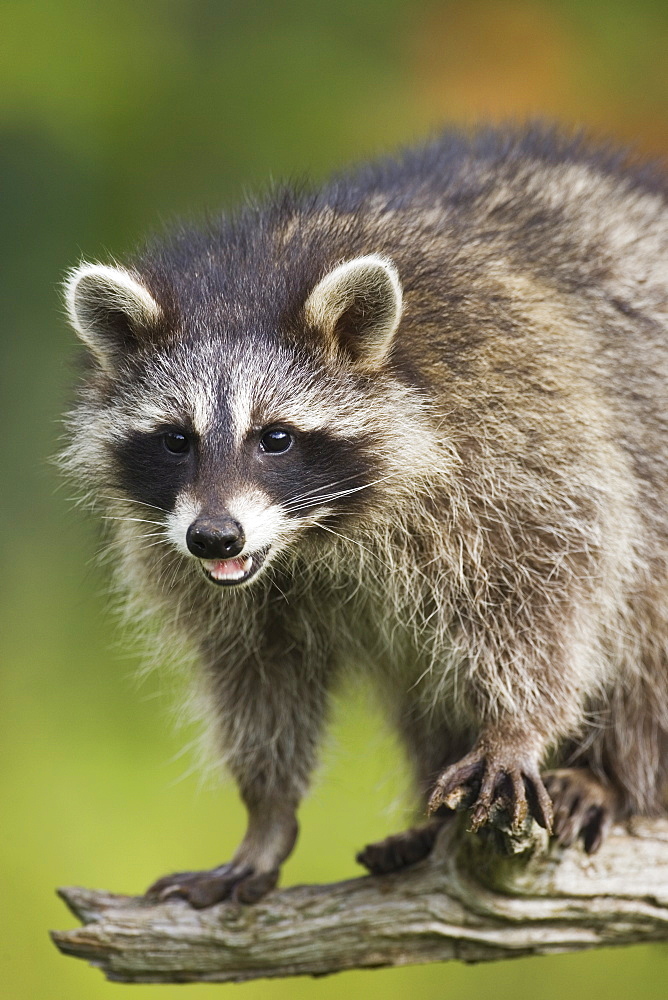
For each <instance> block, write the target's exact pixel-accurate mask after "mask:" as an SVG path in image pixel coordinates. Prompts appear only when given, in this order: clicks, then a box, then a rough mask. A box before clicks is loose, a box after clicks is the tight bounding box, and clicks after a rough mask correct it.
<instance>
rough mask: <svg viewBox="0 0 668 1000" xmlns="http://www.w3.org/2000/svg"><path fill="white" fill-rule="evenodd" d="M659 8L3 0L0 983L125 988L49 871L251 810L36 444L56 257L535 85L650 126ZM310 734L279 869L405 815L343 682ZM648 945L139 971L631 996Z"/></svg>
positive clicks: (8, 991)
mask: <svg viewBox="0 0 668 1000" xmlns="http://www.w3.org/2000/svg"><path fill="white" fill-rule="evenodd" d="M667 28H668V7H667V6H666V3H665V0H587V2H586V3H585V2H581V0H570V2H569V0H563V2H551V3H550V2H544V3H541V2H528V0H499V2H495V0H469V2H459V3H447V2H437V0H338V2H336V3H320V2H319V0H295V2H293V3H287V2H284V3H270V2H262V0H219V2H214V0H191V2H179V0H143V2H137V0H108V2H106V3H103V2H96V0H60V2H59V0H32V2H31V0H18V2H17V0H14V2H12V0H4V2H3V3H2V5H1V6H0V51H1V53H2V54H1V57H0V128H1V130H2V133H1V141H0V176H1V179H0V192H1V193H0V197H1V198H2V200H3V211H2V228H1V233H2V236H1V248H0V253H1V255H2V259H1V262H0V286H1V287H2V303H3V318H4V322H3V323H2V328H1V330H2V333H1V339H2V351H3V359H2V365H1V368H0V380H1V385H2V388H1V395H0V405H1V406H2V409H3V414H4V415H3V421H2V425H1V426H2V427H3V428H4V431H3V434H2V438H3V442H4V444H3V447H4V448H5V459H4V461H3V463H2V469H3V472H4V477H3V483H2V493H1V498H0V502H1V508H0V509H1V515H2V517H1V525H0V551H1V554H2V566H3V572H2V574H1V576H0V588H1V590H2V604H1V608H2V610H1V615H2V622H1V631H0V647H1V649H2V671H1V673H0V684H1V685H2V725H1V727H0V743H1V747H2V755H1V756H2V769H1V776H0V782H1V783H2V808H3V813H4V817H5V818H4V821H3V825H2V836H1V837H0V866H1V868H2V888H1V892H2V900H3V905H2V915H1V916H0V924H1V927H0V993H1V994H2V996H6V997H7V998H11V1000H23V998H31V1000H34V998H42V997H43V998H49V1000H77V998H86V1000H95V998H97V997H105V998H106V997H120V996H121V994H122V993H123V992H124V990H125V991H126V992H127V987H123V986H120V985H112V984H108V983H106V982H105V981H104V980H103V979H102V977H101V976H100V974H99V973H98V972H97V971H95V970H93V969H90V968H89V967H88V966H86V965H85V964H83V963H81V962H75V961H73V960H71V959H67V958H64V957H61V956H60V955H59V954H58V953H57V952H56V950H55V949H54V948H53V947H52V945H51V944H50V942H49V940H48V937H47V929H48V928H49V927H60V928H62V927H67V926H71V925H72V922H73V921H72V919H71V918H70V917H69V915H68V914H67V912H66V911H65V909H64V908H63V906H62V904H61V903H60V902H59V901H58V900H57V899H56V897H55V895H54V887H55V886H56V885H58V884H64V885H67V884H83V885H89V886H101V887H105V888H110V889H115V890H118V891H128V892H136V891H140V890H142V889H143V887H145V886H146V884H147V883H148V882H149V881H151V880H152V879H153V878H155V877H156V876H158V875H160V874H163V873H165V872H167V871H171V870H174V869H178V868H188V867H198V866H206V865H212V864H215V863H218V862H220V861H222V860H225V859H227V857H228V856H229V855H230V853H231V852H232V850H233V849H234V847H235V846H236V844H237V841H238V839H239V837H240V835H241V832H242V828H243V822H244V817H243V812H242V809H241V807H240V806H239V804H238V802H237V798H236V793H235V791H234V789H233V788H232V787H230V786H225V787H224V788H223V789H222V790H221V789H220V788H219V787H218V786H217V784H216V781H213V780H210V777H206V776H204V777H202V774H201V772H200V770H199V769H198V766H197V755H196V753H195V752H194V751H193V750H192V745H193V741H194V740H195V739H196V733H195V732H194V731H193V730H192V729H189V728H188V727H187V726H182V727H181V728H180V729H179V728H178V727H176V726H174V725H173V724H172V722H173V721H174V719H175V717H176V716H178V704H179V701H181V700H182V696H181V695H180V694H179V691H180V690H182V689H181V688H180V685H181V683H182V682H180V681H178V680H175V679H174V678H171V677H168V676H166V675H165V674H164V673H162V672H160V671H156V672H154V673H153V674H151V675H150V676H149V677H148V678H146V679H144V680H143V681H138V680H137V667H138V664H139V657H138V655H137V653H136V652H134V651H133V646H132V644H131V643H123V642H122V641H121V640H120V638H119V631H118V629H117V628H116V626H115V623H114V621H113V616H112V614H111V612H110V609H109V601H108V599H107V597H106V596H105V594H106V591H105V586H106V582H105V581H106V577H105V572H104V570H103V569H101V568H100V567H99V566H98V565H97V564H96V562H95V561H94V559H93V553H94V552H95V550H96V547H97V546H98V535H97V529H96V526H95V525H93V524H92V523H91V522H90V521H89V520H88V519H87V518H86V517H85V516H84V515H83V514H82V513H81V512H79V511H76V510H74V509H73V505H72V503H71V498H70V495H69V490H68V488H67V487H62V485H60V486H59V482H58V476H57V474H56V472H55V471H54V469H53V468H52V466H51V465H50V464H49V456H51V455H53V454H54V452H55V451H56V450H57V448H58V439H59V435H60V433H61V427H60V423H59V414H60V413H62V411H63V410H64V409H65V407H66V405H67V399H68V395H69V392H70V388H69V387H70V386H71V384H72V381H73V375H72V372H71V369H70V362H71V359H72V356H73V349H74V337H73V335H72V334H71V333H70V332H69V331H68V330H67V328H66V326H65V323H64V322H63V318H62V306H61V301H60V293H59V284H60V281H61V278H62V275H63V272H64V270H65V269H66V268H67V267H68V266H70V265H72V264H74V263H75V262H76V261H77V260H78V259H79V257H80V256H82V255H85V256H86V257H88V258H98V257H101V258H103V259H107V258H108V256H109V255H110V254H111V255H115V256H119V257H121V256H122V255H123V253H124V252H125V251H126V250H127V249H129V248H131V247H132V246H133V245H134V244H135V243H136V242H137V241H138V240H139V239H140V238H141V237H142V235H143V234H144V233H145V232H146V231H147V230H150V229H152V228H153V229H155V228H156V227H161V226H162V225H163V224H164V222H165V221H169V219H171V218H173V217H174V216H178V215H183V214H187V215H195V216H196V215H197V214H199V213H201V212H202V211H204V210H205V209H206V208H208V209H213V210H217V209H219V208H225V207H226V206H231V205H233V204H234V203H235V202H237V201H238V200H239V199H240V197H242V195H243V192H244V191H246V190H248V189H253V188H256V187H257V186H259V185H262V184H263V183H265V182H266V181H267V179H268V178H270V177H286V176H291V175H297V176H300V175H303V174H304V173H309V174H311V175H313V176H315V177H320V176H324V175H325V174H326V173H327V172H328V171H329V170H331V169H332V168H336V167H340V166H342V165H344V164H346V163H348V162H350V161H355V160H358V159H361V158H364V157H366V156H368V155H371V154H374V153H376V152H378V151H382V150H386V149H390V148H392V147H393V146H395V145H396V144H399V143H404V142H407V141H410V140H412V139H414V138H418V137H420V136H422V135H424V134H425V133H426V132H428V131H429V130H430V129H432V128H434V127H435V126H437V125H438V124H439V123H442V122H445V121H456V122H474V121H478V120H489V119H499V118H507V117H515V118H522V117H525V116H527V115H535V114H537V113H540V114H543V115H547V116H549V117H551V118H555V119H558V120H563V121H565V122H571V123H572V122H575V123H581V124H585V125H587V126H589V127H590V128H591V129H592V130H594V131H595V132H600V133H603V134H607V135H610V136H613V137H615V138H617V139H620V140H621V141H623V142H631V143H633V144H634V145H635V146H637V147H638V148H639V149H640V150H642V151H643V152H645V153H648V154H650V155H656V154H658V155H662V154H665V153H666V152H668V135H667V132H666V111H667V110H668V60H667V58H666V52H667V51H668V46H667V42H668V37H667V35H668V32H667ZM5 432H6V433H5ZM184 747H185V748H186V749H185V750H183V748H184ZM323 756H324V766H323V768H322V770H321V772H320V775H319V778H318V780H317V783H316V789H315V792H314V794H313V795H312V796H311V798H310V799H309V801H308V802H307V803H306V804H305V806H304V808H303V812H302V836H301V841H300V844H299V847H298V850H297V852H296V854H295V856H294V857H293V859H291V861H290V862H289V864H288V865H287V867H286V870H285V875H284V884H290V883H294V882H302V881H329V880H335V879H338V878H341V877H346V876H350V875H353V874H354V873H355V872H356V870H357V869H356V866H355V863H354V860H353V857H354V852H355V850H356V849H357V848H358V847H359V846H361V845H362V844H364V843H365V842H366V841H367V840H368V839H370V838H377V837H380V836H383V835H385V834H387V833H389V832H390V831H392V830H393V829H396V828H398V827H400V826H401V825H402V824H403V823H405V822H406V821H407V818H408V812H407V808H406V804H405V802H406V800H405V798H403V797H402V796H403V792H404V790H405V776H404V772H403V769H402V764H401V760H400V757H399V755H398V753H397V751H396V749H395V748H394V746H393V744H392V742H391V740H390V738H389V737H387V736H386V735H385V734H384V732H383V729H382V724H381V722H380V720H378V719H377V718H376V717H375V716H374V715H373V712H372V710H371V708H369V707H368V706H367V705H366V704H365V700H364V698H363V696H362V695H360V694H359V693H354V692H353V693H351V694H350V696H349V697H348V698H346V699H345V700H343V701H342V704H341V709H340V711H339V713H338V719H337V723H336V725H335V727H334V732H333V734H332V737H331V740H330V742H329V743H328V746H327V747H326V748H325V752H324V755H323ZM667 973H668V951H666V950H665V949H663V948H661V947H652V948H650V947H638V948H633V949H627V950H621V951H608V952H600V953H597V954H591V955H586V954H585V955H575V956H573V955H565V956H561V957H554V958H550V959H536V960H521V961H517V962H505V963H500V964H497V965H490V966H484V967H483V966H480V967H473V968H467V967H464V966H457V965H454V964H453V965H442V966H431V967H419V968H407V969H397V970H388V971H375V972H364V973H348V974H345V975H342V976H338V977H333V978H331V979H326V980H309V979H300V980H292V981H284V982H260V983H251V984H247V985H244V986H240V987H212V986H179V987H178V988H177V987H170V986H165V987H151V986H147V987H143V988H142V989H141V992H142V996H144V995H146V996H147V997H149V996H150V997H153V996H155V997H157V996H160V997H162V998H165V1000H167V998H169V997H175V998H176V997H178V998H179V1000H186V998H187V997H190V996H193V997H195V996H197V997H198V998H199V1000H204V998H205V997H209V996H210V997H213V996H214V995H218V994H219V993H220V991H221V990H224V989H228V990H236V991H237V993H238V994H239V995H240V996H243V997H245V998H247V1000H250V998H254V997H260V996H262V997H269V998H279V997H288V996H290V997H302V996H303V997H315V996H316V995H317V996H318V997H335V996H338V995H339V994H340V993H342V992H344V991H345V993H346V995H347V996H351V997H352V996H360V997H371V998H373V997H383V998H392V997H410V996H416V997H417V996H419V997H424V998H426V1000H429V998H432V997H434V998H435V997H441V996H446V995H447V996H448V997H449V998H452V1000H455V998H458V997H466V998H467V1000H474V998H476V997H483V996H487V995H489V994H490V993H493V994H494V996H495V997H496V998H498V1000H503V998H506V997H511V996H516V995H518V994H525V993H526V994H531V995H532V996H533V997H535V998H537V1000H539V998H540V1000H543V998H544V1000H548V998H549V1000H552V998H562V997H568V998H569V1000H579V998H585V997H586V998H589V997H590V996H591V995H592V993H593V992H594V993H600V994H604V993H605V994H607V995H610V996H613V997H625V996H629V997H630V996H633V997H635V998H638V1000H649V998H659V997H665V996H666V995H667V994H668V988H667V987H666V985H665V982H666V975H667Z"/></svg>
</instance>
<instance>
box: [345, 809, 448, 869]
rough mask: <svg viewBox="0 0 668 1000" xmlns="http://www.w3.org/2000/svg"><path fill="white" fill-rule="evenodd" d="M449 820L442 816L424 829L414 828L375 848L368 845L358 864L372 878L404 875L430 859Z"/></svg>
mask: <svg viewBox="0 0 668 1000" xmlns="http://www.w3.org/2000/svg"><path fill="white" fill-rule="evenodd" d="M446 819H447V816H439V817H437V818H435V819H432V820H430V821H429V822H428V823H424V824H423V825H422V826H414V827H412V828H411V829H410V830H405V831H404V832H403V833H396V834H394V835H393V836H391V837H386V838H385V840H379V841H378V842H377V843H375V844H367V845H366V847H365V848H364V849H363V850H361V851H360V852H359V854H357V855H356V857H355V860H356V861H357V862H358V863H359V864H360V865H364V867H365V868H367V869H368V870H369V871H370V872H371V874H372V875H387V874H388V872H398V871H401V869H402V868H407V867H408V865H414V864H416V863H417V862H418V861H422V859H423V858H426V857H427V855H428V854H429V853H430V852H431V849H432V847H433V846H434V842H435V840H436V837H437V835H438V831H439V830H440V829H441V827H442V825H443V823H444V822H445V820H446Z"/></svg>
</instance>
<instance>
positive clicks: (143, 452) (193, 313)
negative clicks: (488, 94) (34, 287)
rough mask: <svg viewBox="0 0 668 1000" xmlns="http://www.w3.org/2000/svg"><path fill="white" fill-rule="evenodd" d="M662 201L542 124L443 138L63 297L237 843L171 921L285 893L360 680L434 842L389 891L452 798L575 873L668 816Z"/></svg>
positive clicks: (370, 851) (598, 154) (614, 164)
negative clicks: (615, 828)
mask: <svg viewBox="0 0 668 1000" xmlns="http://www.w3.org/2000/svg"><path fill="white" fill-rule="evenodd" d="M666 189H667V186H666V184H665V181H664V180H663V179H662V177H661V176H660V174H656V175H654V174H652V173H651V172H650V171H648V170H646V169H644V168H640V167H638V166H635V165H633V164H632V163H629V162H627V161H626V160H625V158H624V157H623V156H620V155H616V154H614V153H611V152H609V151H606V150H601V149H598V148H594V147H592V146H591V145H590V144H589V143H588V142H587V141H584V140H583V139H581V138H574V137H572V136H566V137H564V136H563V135H559V134H558V133H557V132H555V131H553V130H550V129H547V128H541V127H527V128H522V129H515V130H508V129H498V130H494V129H488V130H483V131H479V132H474V133H470V134H469V133H466V134H463V133H457V132H448V133H446V134H443V135H442V136H440V137H439V138H437V139H435V140H432V141H430V142H427V143H426V144H424V145H422V146H420V147H418V148H413V149H408V150H405V151H403V152H401V153H399V154H398V155H397V156H396V157H392V158H386V159H382V160H380V161H379V162H375V163H372V164H370V165H365V166H362V167H361V168H357V169H355V170H352V171H351V172H349V173H347V174H343V175H341V176H337V177H335V178H334V179H333V180H332V181H331V182H329V183H328V184H326V185H325V186H324V187H322V188H320V189H315V188H314V189H306V188H304V189H294V188H289V187H287V188H278V189H276V190H273V191H272V192H270V193H269V194H268V195H267V196H266V197H265V198H264V200H262V201H259V202H258V203H249V204H248V205H246V206H245V207H244V208H242V209H241V210H240V211H239V212H238V213H237V214H234V215H232V216H231V217H227V218H223V219H220V220H216V221H212V222H209V223H208V224H207V225H204V226H202V227H199V228H196V227H190V226H183V227H182V228H180V229H177V230H175V231H174V232H172V233H171V235H169V236H168V237H164V238H162V239H160V240H157V241H155V242H154V243H152V244H150V245H149V246H148V248H147V249H144V250H142V251H140V252H139V253H138V254H137V255H136V256H135V257H134V258H133V259H131V260H130V261H129V262H128V263H127V264H123V265H120V264H118V263H111V264H97V263H92V264H91V263H83V264H81V265H80V266H78V267H77V268H76V269H74V270H73V271H72V273H71V274H70V276H69V278H68V281H67V284H66V303H67V311H68V315H69V319H70V321H71V324H72V326H73V327H74V329H75V331H76V332H77V334H78V335H79V337H80V338H81V340H82V341H83V342H84V344H85V346H86V347H87V348H88V356H89V362H88V365H87V368H86V371H85V374H84V378H83V382H82V385H81V388H80V393H79V396H78V401H77V403H76V406H75V408H74V411H73V413H72V414H71V417H70V429H71V439H70V444H69V446H68V448H67V451H66V453H65V455H64V458H63V461H64V465H65V466H66V468H67V470H68V471H69V473H70V474H71V475H73V476H74V477H75V478H76V479H77V481H78V482H79V483H80V484H81V487H82V488H83V490H84V492H85V495H86V496H87V497H88V498H89V499H90V500H91V502H92V504H93V505H94V506H95V507H96V508H98V509H99V510H101V511H102V512H103V513H104V515H105V516H106V517H107V518H109V519H110V522H109V523H111V524H113V525H114V546H115V548H114V551H115V554H116V568H117V573H118V576H119V578H120V580H121V581H122V584H123V586H124V587H125V588H126V589H127V591H128V593H129V595H130V596H129V601H130V604H131V606H132V607H134V608H138V609H140V613H141V614H144V613H145V612H146V611H149V612H151V613H155V614H156V615H158V616H159V618H160V621H161V623H162V624H161V628H162V629H163V631H164V630H166V634H167V635H168V636H170V637H171V638H170V641H173V642H175V643H177V642H178V643H184V644H186V645H187V646H188V647H189V648H193V649H195V650H196V652H197V656H198V659H199V663H200V666H201V673H202V676H203V677H204V678H205V683H206V690H207V692H208V695H207V698H208V705H209V708H210V714H211V716H212V718H213V719H214V726H215V729H216V734H217V740H218V743H219V746H220V752H221V755H222V757H223V759H224V761H225V763H226V764H227V767H228V768H229V770H230V771H231V773H232V775H233V776H234V778H235V779H236V782H237V784H238V787H239V791H240V794H241V796H242V798H243V801H244V803H245V805H246V807H247V810H248V817H249V819H248V830H247V833H246V835H245V837H244V838H243V841H242V843H241V845H240V847H239V849H238V850H237V852H236V854H235V855H234V857H233V859H232V861H230V862H229V863H226V864H223V865H221V866H220V867H218V868H215V869H213V870H211V871H194V872H180V873H176V874H173V875H169V876H166V877H164V878H161V879H159V880H158V881H157V882H155V883H154V884H153V885H152V886H151V888H150V889H149V890H148V893H147V895H148V897H149V898H151V899H165V898H168V897H172V896H180V897H184V898H185V899H186V900H188V901H189V902H190V903H191V904H192V905H193V906H194V907H205V906H209V905H211V904H213V903H215V902H218V901H220V900H224V899H227V898H230V897H231V898H234V899H237V900H240V901H242V902H252V901H254V900H257V899H259V898H260V897H261V896H262V895H263V894H265V893H266V892H267V891H269V890H270V889H271V888H272V887H273V886H274V885H275V884H276V882H277V878H278V874H279V869H280V866H281V864H282V862H283V861H284V860H285V859H286V857H287V856H288V855H289V854H290V852H291V851H292V849H293V846H294V844H295V840H296V837H297V829H298V827H297V819H296V814H297V809H298V805H299V803H300V800H301V799H302V797H303V795H304V793H305V792H306V790H307V786H308V783H309V777H310V775H311V772H312V770H313V768H314V764H315V761H316V755H317V750H318V745H319V742H320V740H321V734H322V732H323V728H324V726H325V725H326V721H327V716H328V706H329V702H330V697H331V694H332V692H333V691H334V690H336V687H337V685H338V684H339V683H340V682H341V680H342V678H343V677H344V676H345V675H346V673H350V672H351V671H353V672H355V673H361V672H363V673H365V674H366V675H367V676H368V678H369V679H370V683H371V684H372V685H373V686H374V687H375V690H377V692H378V698H379V701H380V702H381V703H382V705H383V706H384V707H385V710H386V712H387V714H388V717H389V719H390V720H391V722H392V724H393V725H394V726H395V727H396V729H397V731H398V733H399V734H400V736H401V738H402V740H403V743H404V745H405V747H406V750H407V754H408V757H409V760H410V762H411V765H412V768H413V771H414V774H415V787H416V795H417V798H418V799H419V800H420V801H421V802H422V807H423V809H424V810H426V812H427V813H428V815H429V817H430V818H429V819H427V820H426V822H424V823H423V824H422V825H420V826H418V827H416V828H414V829H412V830H409V831H407V832H406V833H404V834H399V835H397V836H395V837H391V838H389V839H388V840H386V841H383V842H380V843H378V844H372V845H368V846H367V847H366V848H365V849H364V850H363V851H362V852H361V853H360V855H359V856H358V860H359V861H361V863H362V864H363V865H365V866H366V867H367V868H368V869H369V870H370V871H371V872H372V873H380V872H386V871H391V870H397V869H400V868H401V867H403V866H405V865H408V864H411V863H413V862H415V861H417V860H419V859H420V858H422V857H424V856H426V855H427V854H428V853H429V851H430V850H431V847H432V845H433V843H434V839H435V836H436V833H437V831H438V829H439V826H440V825H441V823H443V822H444V821H445V819H446V817H447V816H449V815H451V814H452V810H451V807H453V806H454V805H455V804H457V803H458V802H459V803H460V804H461V802H462V801H466V802H468V803H469V807H470V825H471V827H472V829H473V830H478V829H479V828H480V827H482V826H483V825H485V824H486V823H488V822H489V821H490V814H491V812H492V810H493V809H495V808H497V807H498V806H499V805H503V806H504V807H505V808H506V810H507V812H508V813H509V815H510V819H511V821H512V823H513V824H514V825H515V826H518V825H519V824H521V823H522V822H523V821H524V820H525V819H526V818H527V816H530V817H533V818H534V819H535V820H536V821H537V822H538V823H539V824H540V825H542V826H543V827H545V828H547V829H548V830H551V831H552V832H553V833H554V835H555V836H556V837H557V838H558V840H559V841H560V842H561V843H562V844H571V843H573V842H575V841H581V842H582V844H583V846H584V848H585V849H586V850H587V851H589V852H592V851H595V850H596V849H597V848H598V847H599V845H600V844H601V842H602V840H603V838H604V836H605V834H606V832H607V830H608V828H609V826H610V824H611V822H613V821H614V820H615V819H620V818H623V817H625V816H628V815H630V814H656V813H659V812H661V811H662V810H663V808H664V800H665V791H666V778H667V770H668V758H667V756H666V744H667V734H668V501H667V499H666V498H667V496H668V411H667V408H666V393H667V387H668V267H667V263H668V255H667V250H668V211H667V205H666ZM545 767H551V768H552V770H549V771H547V773H546V772H544V771H543V768H545Z"/></svg>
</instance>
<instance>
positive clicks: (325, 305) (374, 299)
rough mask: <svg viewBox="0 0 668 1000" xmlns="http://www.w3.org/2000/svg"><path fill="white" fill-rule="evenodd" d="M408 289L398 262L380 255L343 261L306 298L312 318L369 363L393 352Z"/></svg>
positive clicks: (308, 315)
mask: <svg viewBox="0 0 668 1000" xmlns="http://www.w3.org/2000/svg"><path fill="white" fill-rule="evenodd" d="M401 307H402V292H401V283H400V281H399V275H398V274H397V269H396V268H395V266H394V264H393V263H392V262H391V261H389V260H388V259H387V258H386V257H381V256H380V254H369V255H368V256H365V257H355V258H354V259H353V260H348V261H346V262H345V263H344V264H339V265H338V267H335V268H334V270H333V271H330V272H329V274H326V275H325V277H324V278H322V280H321V281H319V282H318V284H317V285H316V286H315V288H314V289H313V291H312V292H311V294H310V295H309V297H308V299H307V300H306V310H305V311H306V319H307V322H309V323H310V324H311V325H312V326H315V327H316V328H317V329H319V330H322V332H323V333H324V334H325V335H326V336H327V337H328V338H330V339H331V340H332V341H333V342H334V343H335V344H336V346H337V347H343V348H344V350H345V351H346V352H347V353H348V354H350V355H352V357H353V359H354V360H355V362H356V363H357V364H358V365H360V366H361V367H364V368H372V369H373V368H377V367H378V366H379V365H381V364H382V362H383V361H384V360H385V358H386V357H387V354H388V352H389V350H390V346H391V344H392V338H393V337H394V333H395V331H396V329H397V327H398V325H399V320H400V319H401Z"/></svg>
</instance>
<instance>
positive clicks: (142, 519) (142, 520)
mask: <svg viewBox="0 0 668 1000" xmlns="http://www.w3.org/2000/svg"><path fill="white" fill-rule="evenodd" d="M102 520H103V521H137V522H138V523H139V524H157V525H158V527H159V528H164V527H165V525H164V524H163V523H162V521H149V519H148V518H146V517H114V516H112V515H111V514H105V515H104V516H103V518H102Z"/></svg>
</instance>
